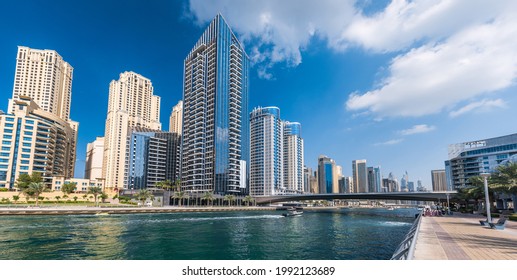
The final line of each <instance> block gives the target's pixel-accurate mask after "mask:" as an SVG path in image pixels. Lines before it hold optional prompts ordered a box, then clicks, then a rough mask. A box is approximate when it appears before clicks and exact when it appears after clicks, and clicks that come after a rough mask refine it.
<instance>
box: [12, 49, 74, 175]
mask: <svg viewBox="0 0 517 280" xmlns="http://www.w3.org/2000/svg"><path fill="white" fill-rule="evenodd" d="M73 71H74V69H73V68H72V66H70V64H68V63H67V62H66V61H64V60H63V58H62V57H61V56H60V55H59V54H58V53H57V52H56V51H54V50H38V49H31V48H29V47H23V46H18V53H17V56H16V71H15V74H14V75H15V77H14V86H13V95H12V99H10V100H9V106H8V107H9V111H10V113H14V111H15V108H14V107H15V105H16V104H17V103H16V102H17V101H21V102H26V101H27V100H28V99H26V97H29V98H30V99H31V100H32V102H34V103H35V104H36V105H38V107H39V109H38V110H43V111H46V112H49V113H52V114H53V115H54V116H52V118H55V117H58V118H60V119H61V120H63V121H65V122H67V123H68V126H70V128H72V133H73V135H72V137H73V138H74V140H73V141H72V142H73V145H72V146H71V147H70V148H71V149H72V150H70V151H69V152H70V156H71V159H72V160H73V161H74V165H75V155H76V145H75V143H77V134H78V129H79V123H78V122H75V121H72V120H71V119H70V104H71V102H72V78H73ZM73 169H74V167H72V171H73ZM64 176H65V177H67V176H68V175H64ZM72 176H73V173H72Z"/></svg>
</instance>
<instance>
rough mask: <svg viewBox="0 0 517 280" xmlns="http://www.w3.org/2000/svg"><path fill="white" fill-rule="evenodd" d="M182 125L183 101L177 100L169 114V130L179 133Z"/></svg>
mask: <svg viewBox="0 0 517 280" xmlns="http://www.w3.org/2000/svg"><path fill="white" fill-rule="evenodd" d="M182 126H183V101H181V100H180V101H179V102H178V104H176V105H175V106H174V107H172V112H171V116H170V118H169V132H175V133H177V134H178V135H181V131H182Z"/></svg>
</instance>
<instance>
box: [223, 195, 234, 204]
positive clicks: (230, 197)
mask: <svg viewBox="0 0 517 280" xmlns="http://www.w3.org/2000/svg"><path fill="white" fill-rule="evenodd" d="M235 199H236V198H235V195H233V194H227V195H225V196H224V198H223V201H227V202H228V206H232V202H233V201H235Z"/></svg>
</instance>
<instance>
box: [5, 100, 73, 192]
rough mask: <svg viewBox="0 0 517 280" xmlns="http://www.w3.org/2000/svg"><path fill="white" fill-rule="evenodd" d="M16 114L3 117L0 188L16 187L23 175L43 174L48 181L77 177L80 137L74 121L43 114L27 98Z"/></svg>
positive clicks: (17, 102) (18, 103) (16, 104)
mask: <svg viewBox="0 0 517 280" xmlns="http://www.w3.org/2000/svg"><path fill="white" fill-rule="evenodd" d="M13 104H14V107H13V109H14V111H13V113H12V114H4V113H1V114H0V139H1V141H2V143H1V150H0V187H2V188H8V189H12V188H15V187H16V185H15V184H16V183H15V182H16V179H17V178H18V176H19V175H20V174H32V173H33V172H39V173H41V174H42V176H43V178H45V179H46V180H47V183H48V184H49V185H50V181H48V178H50V177H53V176H61V177H64V178H71V177H73V174H74V166H75V148H76V134H75V131H74V129H77V127H72V126H71V125H70V121H69V122H67V121H64V120H63V119H61V118H59V117H58V116H56V115H54V114H52V113H50V112H47V111H46V110H42V109H41V108H39V106H38V105H37V104H36V103H35V102H34V101H32V100H31V98H29V97H26V96H19V97H18V99H17V100H14V102H13Z"/></svg>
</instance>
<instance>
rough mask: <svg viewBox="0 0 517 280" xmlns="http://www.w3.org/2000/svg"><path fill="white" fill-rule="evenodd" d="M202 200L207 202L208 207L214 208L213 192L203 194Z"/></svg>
mask: <svg viewBox="0 0 517 280" xmlns="http://www.w3.org/2000/svg"><path fill="white" fill-rule="evenodd" d="M201 199H202V200H206V201H207V205H208V204H210V206H213V203H214V199H215V198H214V193H212V192H206V193H204V194H203V197H202V198H201Z"/></svg>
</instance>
